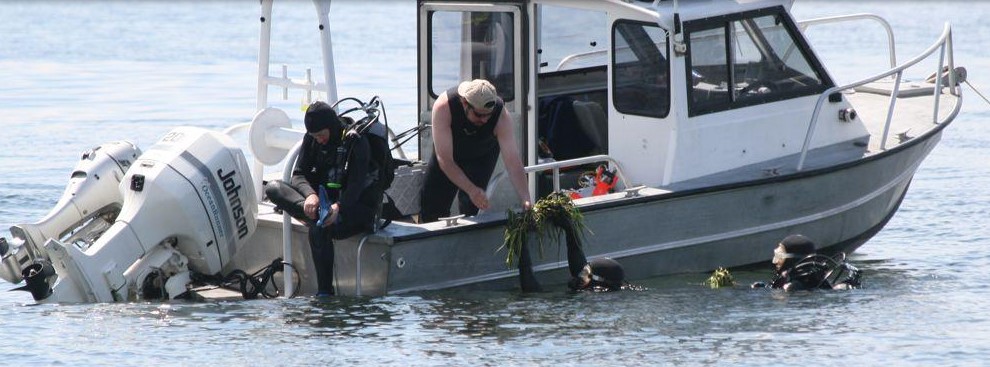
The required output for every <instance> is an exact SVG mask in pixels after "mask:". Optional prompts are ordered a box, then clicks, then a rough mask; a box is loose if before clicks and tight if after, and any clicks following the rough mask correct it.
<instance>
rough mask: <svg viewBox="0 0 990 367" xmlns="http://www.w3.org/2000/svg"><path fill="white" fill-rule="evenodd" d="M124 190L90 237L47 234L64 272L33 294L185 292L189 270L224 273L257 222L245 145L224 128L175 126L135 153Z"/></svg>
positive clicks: (93, 298)
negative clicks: (114, 211)
mask: <svg viewBox="0 0 990 367" xmlns="http://www.w3.org/2000/svg"><path fill="white" fill-rule="evenodd" d="M119 190H120V194H121V196H122V197H123V207H122V208H121V210H120V214H119V215H118V216H117V218H116V221H115V222H114V223H113V225H112V226H110V228H109V229H107V230H106V232H105V233H104V234H103V235H102V236H100V237H99V238H98V239H97V240H96V242H95V243H93V244H92V246H89V247H88V248H80V247H79V246H76V245H75V244H72V243H63V242H61V241H59V240H57V239H51V240H49V241H48V242H46V243H45V245H44V249H45V250H46V251H47V252H48V254H49V257H50V259H51V264H52V265H53V267H54V269H55V271H56V273H57V274H58V280H57V283H55V284H53V285H52V293H51V295H50V296H48V297H46V298H42V299H36V300H38V301H44V302H112V301H134V300H144V299H172V298H176V297H179V296H182V295H183V294H184V293H186V292H187V288H186V287H187V284H188V283H189V282H190V271H195V272H198V273H202V274H210V275H213V274H218V273H219V272H220V270H221V268H222V267H223V265H224V264H225V263H226V262H228V261H230V260H231V258H232V257H233V256H234V253H235V252H236V250H237V249H238V248H239V247H240V245H241V244H243V243H244V242H245V241H246V240H248V239H249V238H250V237H251V235H252V234H253V233H254V230H255V227H256V224H257V211H258V208H257V199H256V197H255V192H254V186H253V185H252V184H251V174H250V171H249V170H248V166H247V161H246V160H245V158H244V155H243V153H242V152H241V150H240V149H239V148H237V147H236V146H235V144H234V142H233V141H232V140H231V139H230V138H229V137H227V136H226V135H223V134H220V133H216V132H211V131H208V130H204V129H199V128H190V127H183V128H177V129H175V130H172V131H171V132H169V133H168V134H167V135H165V137H163V138H162V139H161V140H160V141H159V142H158V143H156V144H155V145H154V146H152V147H151V148H150V149H149V150H148V151H147V152H146V153H144V154H143V155H141V156H140V157H139V158H138V159H137V160H136V161H135V162H134V165H133V166H132V167H131V169H130V170H128V171H127V174H126V175H125V176H124V178H123V181H122V182H121V184H120V187H119ZM49 279H50V278H49ZM33 294H44V292H38V293H33Z"/></svg>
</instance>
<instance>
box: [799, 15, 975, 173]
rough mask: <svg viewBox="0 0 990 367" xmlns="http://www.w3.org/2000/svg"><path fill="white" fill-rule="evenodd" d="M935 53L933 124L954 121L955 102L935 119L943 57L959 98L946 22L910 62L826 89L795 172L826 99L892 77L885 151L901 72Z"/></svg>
mask: <svg viewBox="0 0 990 367" xmlns="http://www.w3.org/2000/svg"><path fill="white" fill-rule="evenodd" d="M936 50H940V51H941V54H940V57H939V63H938V69H936V71H935V75H936V78H935V90H934V93H933V94H934V97H935V98H934V99H935V101H934V103H933V104H934V106H933V112H934V115H933V116H934V117H933V119H934V121H933V122H934V123H935V124H942V123H944V122H946V121H949V120H951V119H952V118H955V115H956V114H958V113H959V108H960V103H958V102H957V103H956V105H955V108H954V110H953V112H952V113H951V114H949V115H948V116H946V118H945V119H943V120H941V121H939V119H938V113H939V99H940V98H939V95H940V94H941V93H942V77H941V74H942V70H943V69H944V68H945V65H944V64H945V58H946V57H947V58H948V70H949V73H948V74H949V75H948V77H949V85H950V86H952V88H950V90H949V93H950V94H952V95H957V96H958V95H959V94H957V91H956V90H955V88H954V87H955V86H956V85H958V81H957V80H956V72H955V60H954V59H953V56H952V54H953V48H952V27H951V26H949V24H948V23H946V24H945V27H944V28H943V31H942V35H941V36H940V37H939V39H938V40H937V41H936V42H935V43H934V44H932V45H931V46H929V47H928V49H926V50H925V51H923V52H922V53H921V54H919V55H918V56H916V57H915V58H913V59H911V60H909V61H907V62H905V63H904V64H902V65H900V66H897V67H894V68H892V69H890V70H888V71H886V72H884V73H881V74H877V75H875V76H872V77H869V78H866V79H862V80H859V81H856V82H852V83H849V84H846V85H842V86H836V87H832V88H829V89H827V90H825V92H824V93H822V94H821V95H820V96H819V97H818V102H817V103H816V104H815V110H814V112H813V113H812V115H811V121H810V123H809V124H808V132H807V134H805V137H804V145H803V146H802V147H801V157H800V159H799V160H798V164H797V170H798V171H801V170H802V169H804V161H805V158H806V157H807V155H808V147H809V145H810V144H811V138H812V136H814V132H815V127H816V126H817V124H818V117H819V115H821V110H822V106H823V105H824V103H825V100H826V99H828V98H829V96H830V95H832V94H834V93H838V92H841V91H844V90H848V89H852V88H855V87H858V86H862V85H865V84H868V83H872V82H875V81H878V80H880V79H883V78H886V77H888V76H895V81H894V89H893V90H892V91H891V94H890V104H889V105H888V107H887V108H888V109H887V120H886V121H885V123H884V129H883V131H884V132H883V140H882V141H881V146H880V149H881V150H886V141H887V134H888V133H889V131H890V123H891V121H892V120H893V115H894V107H895V105H896V102H897V95H898V94H899V93H900V86H901V77H902V76H903V73H904V70H905V69H907V68H909V67H912V66H914V65H916V64H918V63H920V62H921V61H922V60H925V59H926V58H928V57H929V56H931V55H932V54H933V53H935V51H936Z"/></svg>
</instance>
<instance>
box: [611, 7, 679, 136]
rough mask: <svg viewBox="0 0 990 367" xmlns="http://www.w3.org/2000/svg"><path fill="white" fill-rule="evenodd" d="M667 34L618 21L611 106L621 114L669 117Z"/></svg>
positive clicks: (652, 28) (613, 39)
mask: <svg viewBox="0 0 990 367" xmlns="http://www.w3.org/2000/svg"><path fill="white" fill-rule="evenodd" d="M667 55H668V54H667V32H666V31H665V30H663V29H662V28H660V27H658V26H656V25H655V24H648V23H641V22H632V21H618V22H616V23H615V26H614V27H613V33H612V65H613V66H612V73H613V74H612V104H613V105H615V109H616V110H617V111H619V112H622V113H626V114H632V115H641V116H650V117H666V116H667V113H668V112H669V111H670V82H669V80H670V78H669V75H670V74H669V72H670V63H669V61H668V58H667Z"/></svg>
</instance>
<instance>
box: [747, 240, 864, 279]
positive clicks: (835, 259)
mask: <svg viewBox="0 0 990 367" xmlns="http://www.w3.org/2000/svg"><path fill="white" fill-rule="evenodd" d="M845 260H846V254H845V253H842V252H840V253H838V254H836V255H835V256H832V257H828V256H825V255H819V254H817V253H816V252H815V243H814V242H812V241H811V239H809V238H808V237H805V236H803V235H799V234H796V235H790V236H787V237H786V238H784V239H783V240H782V241H780V243H779V244H777V248H776V249H774V251H773V267H774V273H775V274H774V278H773V280H771V281H770V283H769V284H767V283H764V282H756V283H753V285H752V288H772V289H783V290H785V291H798V290H813V289H852V288H859V286H860V276H861V273H860V271H859V269H857V268H856V267H854V266H852V265H849V263H847V262H846V261H845ZM846 273H848V274H846ZM843 275H845V277H844V278H843V277H842V276H843ZM840 278H842V279H841V280H840Z"/></svg>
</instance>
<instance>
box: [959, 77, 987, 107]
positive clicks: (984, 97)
mask: <svg viewBox="0 0 990 367" xmlns="http://www.w3.org/2000/svg"><path fill="white" fill-rule="evenodd" d="M963 83H966V85H968V86H969V88H970V89H972V90H973V91H974V92H976V94H977V95H979V96H980V98H983V101H984V102H986V103H987V104H988V105H990V99H987V96H984V95H983V93H980V90H979V89H976V87H974V86H973V84H970V83H969V80H966V81H963Z"/></svg>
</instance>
